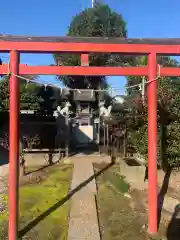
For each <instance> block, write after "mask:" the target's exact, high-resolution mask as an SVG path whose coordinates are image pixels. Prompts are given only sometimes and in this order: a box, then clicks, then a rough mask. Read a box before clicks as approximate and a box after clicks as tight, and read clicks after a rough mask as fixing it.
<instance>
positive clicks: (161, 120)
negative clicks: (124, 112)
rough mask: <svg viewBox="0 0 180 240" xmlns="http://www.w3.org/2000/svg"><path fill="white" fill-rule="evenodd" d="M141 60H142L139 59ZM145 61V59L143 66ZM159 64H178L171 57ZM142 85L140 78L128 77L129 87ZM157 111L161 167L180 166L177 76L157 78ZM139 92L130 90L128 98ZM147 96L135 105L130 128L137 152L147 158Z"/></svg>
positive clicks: (179, 82) (163, 59) (171, 65)
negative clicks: (132, 123)
mask: <svg viewBox="0 0 180 240" xmlns="http://www.w3.org/2000/svg"><path fill="white" fill-rule="evenodd" d="M141 60H142V59H141ZM146 61H147V59H146V58H144V63H146ZM158 62H159V63H160V64H161V65H163V66H169V67H179V63H178V62H177V61H176V60H174V59H171V58H170V57H160V58H159V59H158ZM140 82H141V78H140V77H135V78H133V77H131V78H128V85H133V84H137V83H140ZM157 85H158V89H157V108H158V112H157V114H158V124H157V125H158V160H159V163H160V164H161V166H162V168H163V169H164V170H165V171H167V170H168V169H169V167H170V168H171V167H179V165H180V153H179V151H178V149H179V148H180V141H179V138H180V134H179V131H178V129H179V128H180V96H179V92H180V78H179V77H159V78H158V79H157ZM137 92H138V89H137V88H135V89H133V88H131V91H129V92H128V94H129V95H131V94H133V93H135V95H136V96H137ZM147 110H148V105H147V96H145V101H144V104H143V102H142V101H141V98H139V101H138V102H136V105H135V111H133V113H134V114H131V117H132V118H133V122H134V125H133V126H132V125H131V126H129V131H130V132H131V133H132V139H133V143H134V147H135V149H136V151H137V152H138V153H140V154H142V155H143V156H144V157H145V158H147V153H148V141H147V132H148V131H147V130H148V122H147Z"/></svg>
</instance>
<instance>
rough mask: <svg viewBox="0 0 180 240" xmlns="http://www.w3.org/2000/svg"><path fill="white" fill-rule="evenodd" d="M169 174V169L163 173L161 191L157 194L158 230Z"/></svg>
mask: <svg viewBox="0 0 180 240" xmlns="http://www.w3.org/2000/svg"><path fill="white" fill-rule="evenodd" d="M171 172H172V170H171V169H170V170H169V171H167V172H166V173H165V176H164V179H163V184H162V186H161V190H160V192H159V194H158V228H159V225H160V221H161V213H162V208H163V204H164V198H165V195H166V193H167V190H168V186H169V180H170V176H171Z"/></svg>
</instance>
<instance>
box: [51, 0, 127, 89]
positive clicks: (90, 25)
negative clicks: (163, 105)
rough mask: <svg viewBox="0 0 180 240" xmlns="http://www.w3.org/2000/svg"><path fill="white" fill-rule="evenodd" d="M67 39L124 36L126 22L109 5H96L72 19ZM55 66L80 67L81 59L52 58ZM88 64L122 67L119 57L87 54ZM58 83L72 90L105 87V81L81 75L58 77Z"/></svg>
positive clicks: (58, 55) (61, 55) (73, 57)
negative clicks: (70, 37) (117, 65)
mask: <svg viewBox="0 0 180 240" xmlns="http://www.w3.org/2000/svg"><path fill="white" fill-rule="evenodd" d="M67 35H68V36H77V37H126V35H127V30H126V23H125V22H124V20H123V17H122V16H121V15H120V14H118V13H116V12H114V11H112V10H111V9H110V8H109V7H108V5H101V4H97V5H96V7H94V8H89V9H85V10H84V11H82V12H81V13H79V14H77V15H76V16H75V17H73V19H72V22H71V24H70V27H69V30H68V33H67ZM54 58H55V61H56V63H57V65H69V66H70V65H71V66H79V65H80V56H78V55H69V54H66V55H65V54H56V55H54ZM89 61H90V65H91V66H106V65H115V64H122V59H121V57H120V56H119V55H117V56H116V55H112V54H110V53H109V54H90V56H89ZM60 80H61V81H62V82H63V83H64V85H65V86H68V87H71V88H87V87H88V88H94V89H96V88H98V87H99V86H101V88H106V87H108V85H107V83H106V81H105V80H106V78H105V77H104V76H100V77H98V76H97V77H84V76H82V77H81V76H67V77H61V78H60Z"/></svg>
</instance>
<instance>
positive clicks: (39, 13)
mask: <svg viewBox="0 0 180 240" xmlns="http://www.w3.org/2000/svg"><path fill="white" fill-rule="evenodd" d="M104 2H105V3H107V4H108V5H109V6H110V7H111V8H112V9H113V10H115V11H116V12H118V13H120V14H122V16H123V18H124V20H125V21H126V23H127V30H128V37H129V38H146V37H147V38H168V37H169V38H179V37H180V25H179V23H180V14H179V9H180V1H179V0H171V1H169V0H146V1H145V0H105V1H104ZM88 7H91V0H67V1H62V0H51V1H48V0H31V1H24V0H16V1H14V0H8V1H2V2H1V14H0V17H1V24H0V33H1V34H2V33H3V34H14V35H34V36H64V35H65V34H66V33H67V30H68V26H69V25H70V23H71V20H72V17H73V16H74V15H76V14H78V13H79V12H80V11H82V10H83V9H84V8H88ZM0 56H2V54H0ZM4 56H5V55H4ZM5 57H6V56H5ZM3 60H4V61H5V60H6V61H7V59H6V58H3ZM21 62H22V63H27V64H29V65H48V64H51V63H53V58H52V56H51V55H38V54H37V55H31V54H26V55H23V56H22V57H21ZM41 79H42V80H43V81H44V82H52V83H54V84H55V83H57V79H56V77H55V76H49V77H48V76H41ZM108 82H109V84H110V85H111V86H112V87H113V88H119V90H118V91H117V94H123V93H124V85H125V83H126V80H125V78H124V77H119V76H117V77H110V78H108Z"/></svg>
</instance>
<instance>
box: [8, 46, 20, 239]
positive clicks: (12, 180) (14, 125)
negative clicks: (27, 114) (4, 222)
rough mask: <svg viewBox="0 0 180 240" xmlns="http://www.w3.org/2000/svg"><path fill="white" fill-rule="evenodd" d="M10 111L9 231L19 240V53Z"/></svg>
mask: <svg viewBox="0 0 180 240" xmlns="http://www.w3.org/2000/svg"><path fill="white" fill-rule="evenodd" d="M10 70H11V72H12V74H11V77H10V99H9V105H10V111H9V118H10V120H9V132H10V134H9V146H10V148H9V230H8V239H9V240H17V237H18V213H19V209H18V206H19V100H20V98H19V79H18V77H17V76H16V75H18V74H19V53H18V52H17V51H14V50H12V51H11V52H10Z"/></svg>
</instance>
